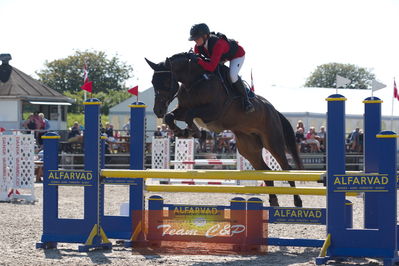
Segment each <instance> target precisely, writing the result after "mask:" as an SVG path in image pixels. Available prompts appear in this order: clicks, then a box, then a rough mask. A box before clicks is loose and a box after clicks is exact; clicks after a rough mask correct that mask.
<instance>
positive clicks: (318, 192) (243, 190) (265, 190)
mask: <svg viewBox="0 0 399 266" xmlns="http://www.w3.org/2000/svg"><path fill="white" fill-rule="evenodd" d="M145 189H146V191H148V192H191V193H193V192H198V193H238V194H285V195H314V196H325V195H326V188H324V187H296V188H295V187H246V186H211V185H210V186H198V185H195V186H190V185H188V186H187V185H148V186H146V188H145ZM346 195H347V196H357V193H346Z"/></svg>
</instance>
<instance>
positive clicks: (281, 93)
mask: <svg viewBox="0 0 399 266" xmlns="http://www.w3.org/2000/svg"><path fill="white" fill-rule="evenodd" d="M256 93H257V94H259V95H262V96H263V97H265V98H266V99H267V100H269V101H270V102H271V103H272V104H273V105H274V107H275V108H276V109H277V110H279V111H280V112H282V113H283V114H284V115H285V116H286V117H287V118H288V120H290V122H291V124H292V126H293V127H295V126H296V123H297V121H298V120H302V121H303V122H304V125H305V128H306V129H308V128H309V127H310V126H314V127H316V130H318V129H319V128H320V126H322V125H324V126H325V125H326V112H327V102H326V100H325V99H326V98H327V97H328V96H329V95H332V94H335V93H336V90H335V89H326V88H308V87H302V88H284V87H275V86H272V87H269V88H267V89H263V90H262V89H257V90H256ZM338 93H339V94H342V95H343V96H345V97H346V98H347V101H346V114H347V121H346V131H347V132H351V131H352V130H353V129H355V128H356V127H359V128H363V113H364V104H363V100H364V99H366V98H367V97H370V96H371V91H370V90H354V89H339V90H338ZM392 95H393V89H389V88H386V89H382V90H379V91H376V92H375V93H374V96H376V97H379V98H380V99H381V100H383V104H382V115H383V122H382V128H383V129H386V130H391V117H390V115H391V107H392ZM139 100H140V101H142V102H144V103H145V104H146V105H147V110H146V119H147V120H146V121H147V122H146V130H155V129H156V126H157V125H158V124H159V123H161V121H160V120H157V118H156V116H155V115H154V112H153V111H152V109H153V106H154V91H153V89H152V88H149V89H147V90H145V91H143V92H140V98H139ZM135 101H136V96H133V97H131V98H129V99H128V100H126V101H124V102H122V103H120V104H118V105H116V106H114V107H112V108H111V109H110V114H109V118H110V121H111V123H112V124H114V127H115V129H120V128H122V126H123V125H124V124H125V123H126V122H127V121H128V119H129V116H130V109H129V107H128V105H129V104H131V103H132V102H135ZM394 105H395V106H394V107H395V108H396V111H395V113H396V114H398V113H399V102H398V101H396V100H395V101H394ZM175 106H176V100H175V101H173V102H172V103H171V105H170V108H169V109H172V108H174V107H175ZM327 130H328V129H327ZM393 131H395V132H399V117H397V116H395V117H394V123H393Z"/></svg>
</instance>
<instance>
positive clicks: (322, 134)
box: [317, 126, 327, 151]
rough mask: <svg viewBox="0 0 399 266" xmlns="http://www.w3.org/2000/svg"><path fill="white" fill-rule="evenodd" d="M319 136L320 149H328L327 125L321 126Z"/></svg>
mask: <svg viewBox="0 0 399 266" xmlns="http://www.w3.org/2000/svg"><path fill="white" fill-rule="evenodd" d="M317 136H318V137H319V138H318V140H319V142H320V149H321V150H322V151H325V150H326V136H327V132H326V128H325V126H321V127H320V131H319V132H318V133H317Z"/></svg>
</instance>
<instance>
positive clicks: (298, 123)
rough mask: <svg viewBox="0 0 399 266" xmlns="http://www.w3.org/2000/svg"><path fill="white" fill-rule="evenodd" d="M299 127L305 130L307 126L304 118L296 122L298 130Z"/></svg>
mask: <svg viewBox="0 0 399 266" xmlns="http://www.w3.org/2000/svg"><path fill="white" fill-rule="evenodd" d="M299 128H302V129H303V132H305V126H304V125H303V122H302V120H298V122H297V124H296V130H298V129H299Z"/></svg>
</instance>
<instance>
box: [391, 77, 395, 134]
mask: <svg viewBox="0 0 399 266" xmlns="http://www.w3.org/2000/svg"><path fill="white" fill-rule="evenodd" d="M393 84H394V88H393V89H394V94H393V95H392V108H391V131H393V104H394V98H395V84H396V82H395V77H393Z"/></svg>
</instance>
